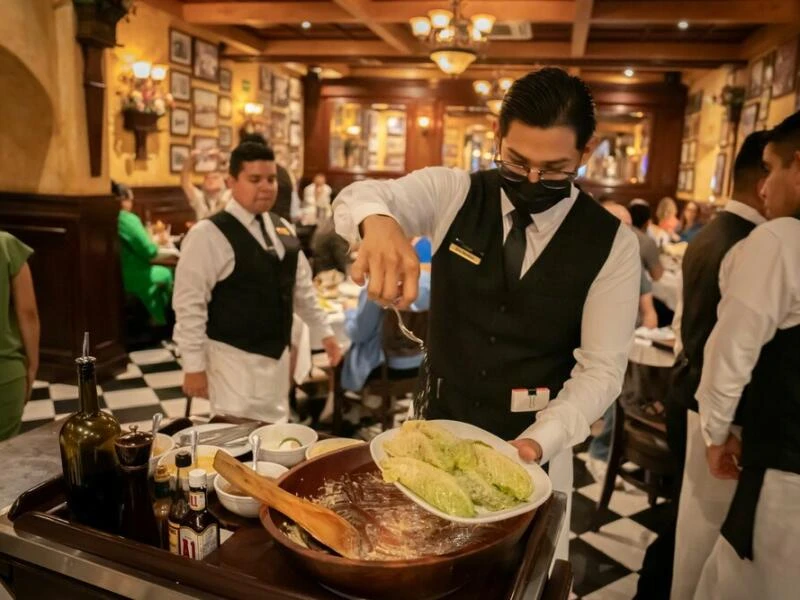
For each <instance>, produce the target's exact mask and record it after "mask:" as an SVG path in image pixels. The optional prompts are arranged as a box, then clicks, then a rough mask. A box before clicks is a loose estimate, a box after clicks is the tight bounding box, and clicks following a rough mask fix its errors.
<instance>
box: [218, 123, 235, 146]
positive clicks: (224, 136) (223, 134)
mask: <svg viewBox="0 0 800 600" xmlns="http://www.w3.org/2000/svg"><path fill="white" fill-rule="evenodd" d="M231 144H233V128H232V127H228V126H227V125H220V126H219V147H220V148H225V149H228V148H230V147H231Z"/></svg>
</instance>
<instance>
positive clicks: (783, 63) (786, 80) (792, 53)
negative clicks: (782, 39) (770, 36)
mask: <svg viewBox="0 0 800 600" xmlns="http://www.w3.org/2000/svg"><path fill="white" fill-rule="evenodd" d="M797 46H798V39H797V38H795V39H793V40H791V41H788V42H786V43H785V44H783V45H781V46H778V49H777V50H776V51H775V78H774V79H773V80H772V97H773V98H780V97H781V96H785V95H786V94H788V93H789V92H791V91H792V90H793V89H794V83H795V74H796V73H797Z"/></svg>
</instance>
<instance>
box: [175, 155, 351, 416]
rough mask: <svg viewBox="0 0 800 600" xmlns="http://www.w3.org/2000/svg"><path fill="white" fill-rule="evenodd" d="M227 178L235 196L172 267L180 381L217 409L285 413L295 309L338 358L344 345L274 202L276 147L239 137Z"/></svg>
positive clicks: (199, 229)
mask: <svg viewBox="0 0 800 600" xmlns="http://www.w3.org/2000/svg"><path fill="white" fill-rule="evenodd" d="M228 180H229V186H230V188H231V191H232V194H233V198H232V199H231V200H230V201H229V202H228V204H227V205H226V206H225V210H223V211H222V212H219V213H217V214H216V215H214V216H212V217H211V218H210V219H206V220H203V221H200V222H199V223H197V224H196V225H195V226H194V227H192V229H191V230H190V231H189V233H188V234H187V236H186V239H185V240H184V242H183V245H182V248H181V259H180V261H179V262H178V266H177V269H176V273H175V291H174V294H173V307H174V309H175V317H176V324H175V336H174V337H175V341H176V342H177V344H178V346H179V348H180V350H181V356H182V358H183V370H184V382H183V391H184V392H185V393H186V394H187V395H188V396H190V397H202V398H209V400H210V401H211V409H212V412H214V413H227V414H232V415H238V416H242V417H249V418H253V419H261V420H264V421H270V422H280V421H285V420H287V419H288V417H289V403H288V393H289V379H290V378H289V362H290V360H289V351H288V347H289V344H290V343H291V331H292V311H293V309H294V310H295V311H296V312H297V314H298V315H299V316H300V317H301V318H302V319H303V320H304V321H305V322H306V323H307V324H308V325H309V326H310V327H312V328H314V327H316V328H318V329H319V330H320V331H321V332H322V335H323V346H324V348H325V351H326V352H327V354H328V357H329V358H330V361H331V363H332V364H334V365H336V364H337V363H338V362H339V361H340V360H341V349H340V348H339V345H338V343H337V342H336V338H335V337H334V336H333V332H332V331H331V329H330V328H329V327H328V325H327V324H326V321H325V313H324V312H323V311H322V310H321V309H320V308H319V306H318V305H317V298H316V294H315V292H314V288H313V284H312V281H311V268H310V266H309V264H308V260H306V257H305V255H304V254H303V253H302V252H301V251H300V243H299V242H298V240H297V238H296V237H295V235H294V233H293V232H292V229H291V227H290V226H289V224H288V223H287V222H286V221H284V220H283V219H281V218H280V217H278V216H277V215H275V214H273V213H271V212H269V211H270V209H271V208H272V206H273V205H274V203H275V198H276V195H277V189H278V184H277V176H276V166H275V156H274V154H273V152H272V150H271V149H270V148H268V147H267V146H265V145H262V144H257V143H253V142H246V143H244V144H240V145H239V146H238V147H237V148H236V149H235V150H234V151H233V153H232V154H231V159H230V174H229V177H228Z"/></svg>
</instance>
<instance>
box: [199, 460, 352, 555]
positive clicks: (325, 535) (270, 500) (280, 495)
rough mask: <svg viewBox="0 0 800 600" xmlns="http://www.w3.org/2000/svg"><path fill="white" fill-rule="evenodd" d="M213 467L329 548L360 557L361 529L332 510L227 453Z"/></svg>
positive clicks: (342, 553)
mask: <svg viewBox="0 0 800 600" xmlns="http://www.w3.org/2000/svg"><path fill="white" fill-rule="evenodd" d="M214 469H216V471H217V473H219V474H220V475H222V476H223V477H224V478H225V479H226V480H228V482H229V483H231V485H235V486H236V487H238V488H239V489H241V490H244V491H245V492H247V494H248V495H249V496H252V497H253V498H255V499H256V500H260V501H261V502H263V503H264V504H266V505H268V506H271V507H272V508H274V509H275V510H278V511H280V512H282V513H283V514H285V515H286V516H287V517H289V518H290V519H292V520H293V521H294V522H295V523H297V524H298V525H299V526H300V527H302V528H303V529H305V530H306V531H307V532H308V533H310V534H311V535H312V536H314V538H315V539H316V540H318V541H319V542H321V543H322V544H325V545H326V546H327V547H328V548H330V549H332V550H334V551H335V552H338V553H339V554H341V555H342V556H344V557H345V558H352V559H359V558H360V557H361V553H360V549H361V536H360V535H359V533H358V530H356V528H355V527H353V526H352V525H351V524H350V523H348V522H347V521H346V520H345V519H343V518H342V517H340V516H339V515H337V514H336V513H335V512H333V511H332V510H330V509H327V508H325V507H323V506H320V505H318V504H314V503H313V502H310V501H308V500H305V499H303V498H298V497H297V496H295V495H294V494H291V493H289V492H287V491H286V490H284V489H281V488H280V487H278V486H277V485H276V484H275V483H273V482H272V481H270V480H269V479H267V478H265V477H262V476H261V475H259V474H258V473H256V472H255V471H253V469H250V468H248V467H246V466H245V465H243V464H242V463H240V462H239V461H238V460H236V459H235V458H234V457H233V456H231V455H230V454H227V453H226V452H217V454H216V455H215V456H214Z"/></svg>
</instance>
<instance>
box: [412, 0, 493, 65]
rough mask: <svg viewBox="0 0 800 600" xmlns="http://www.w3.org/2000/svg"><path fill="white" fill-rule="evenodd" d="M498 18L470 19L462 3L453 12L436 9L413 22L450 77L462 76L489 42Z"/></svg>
mask: <svg viewBox="0 0 800 600" xmlns="http://www.w3.org/2000/svg"><path fill="white" fill-rule="evenodd" d="M494 21H495V18H494V15H488V14H477V15H472V16H471V17H470V18H469V19H467V18H465V17H464V15H463V14H462V13H461V2H460V0H453V10H444V9H434V10H431V11H428V16H427V17H414V18H412V19H411V20H410V22H411V31H412V32H413V33H414V35H415V36H416V37H417V38H418V39H419V40H420V41H422V42H423V43H425V44H426V45H427V46H428V47H429V48H430V58H431V60H432V61H433V62H435V63H436V64H437V65H438V66H439V68H440V69H441V70H442V71H444V72H445V73H447V74H448V75H461V73H463V72H464V71H466V70H467V67H469V66H470V65H471V64H472V63H473V62H475V59H476V58H478V54H479V53H480V52H481V51H482V49H483V48H484V47H485V46H486V44H487V43H488V41H489V34H490V33H491V32H492V27H494Z"/></svg>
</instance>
